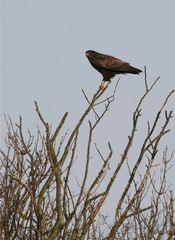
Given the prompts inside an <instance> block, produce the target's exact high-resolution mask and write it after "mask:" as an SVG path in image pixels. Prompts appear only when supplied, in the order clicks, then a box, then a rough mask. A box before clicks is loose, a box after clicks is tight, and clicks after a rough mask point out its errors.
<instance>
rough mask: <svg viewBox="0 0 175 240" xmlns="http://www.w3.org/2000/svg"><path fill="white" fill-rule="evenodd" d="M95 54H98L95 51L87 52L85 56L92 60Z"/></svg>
mask: <svg viewBox="0 0 175 240" xmlns="http://www.w3.org/2000/svg"><path fill="white" fill-rule="evenodd" d="M94 53H96V52H95V51H93V50H88V51H86V52H85V55H86V57H87V58H90V57H93V56H94Z"/></svg>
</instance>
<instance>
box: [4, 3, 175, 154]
mask: <svg viewBox="0 0 175 240" xmlns="http://www.w3.org/2000/svg"><path fill="white" fill-rule="evenodd" d="M1 3H2V4H1V11H2V17H1V19H2V25H1V26H2V31H1V33H2V36H1V47H2V52H1V56H2V57H1V62H2V63H1V77H2V79H1V121H2V125H1V126H3V131H2V133H3V134H4V132H5V124H4V117H3V114H4V113H6V114H9V115H10V116H11V118H12V120H13V121H14V122H17V121H18V118H19V115H21V116H22V117H23V121H24V127H25V128H30V129H32V130H33V131H34V130H35V125H36V123H39V121H38V118H37V116H36V113H35V110H34V100H37V101H38V104H39V106H40V108H41V111H42V113H43V115H44V116H45V117H46V119H47V120H48V121H49V122H50V123H52V124H53V126H56V123H57V122H58V120H59V119H60V118H61V116H62V115H63V114H64V112H66V111H69V112H70V115H69V118H68V122H67V125H66V127H67V128H70V129H71V128H72V127H73V126H74V125H75V123H76V121H77V120H78V118H79V117H80V116H81V114H82V113H83V111H84V109H85V108H86V106H87V103H86V101H85V99H84V97H83V94H82V91H81V89H82V88H83V89H84V90H85V91H86V92H87V94H88V96H89V97H90V96H92V95H93V94H94V92H95V91H96V90H97V88H98V86H99V84H100V81H101V79H102V77H101V75H100V74H99V73H98V72H97V71H95V70H94V69H93V68H92V67H91V66H90V64H89V62H88V61H87V59H86V57H85V55H84V52H85V51H86V50H88V49H93V50H96V51H99V52H103V53H107V54H110V55H113V56H116V57H118V58H120V59H122V60H125V61H128V62H130V63H131V65H133V66H135V67H138V68H140V69H142V70H143V68H144V66H147V70H148V79H149V83H150V84H151V83H152V82H153V80H154V79H155V78H156V77H158V76H160V81H159V82H158V83H157V85H156V86H155V88H154V90H153V92H152V93H151V95H150V97H149V99H148V100H147V101H146V102H145V104H144V110H143V114H144V116H143V122H142V125H141V126H142V130H141V132H142V133H143V135H144V133H146V126H147V125H146V121H147V120H153V117H154V116H155V113H156V110H157V109H158V108H159V107H160V106H161V103H162V102H163V100H164V99H165V97H166V95H167V94H168V93H169V92H170V91H171V90H172V89H173V88H175V77H174V71H175V61H174V56H175V26H174V25H175V1H174V0H166V1H165V0H154V1H153V0H142V1H140V0H132V1H129V0H128V1H126V0H120V1H119V0H88V1H85V0H84V1H83V0H69V1H68V0H64V1H63V0H62V1H61V0H47V1H46V0H28V1H27V0H2V1H1ZM115 79H117V77H116V78H115ZM114 81H115V80H114ZM113 88H114V82H113V83H112V84H111V86H110V87H109V89H108V90H107V93H106V94H107V95H110V94H111V93H112V91H113ZM144 88H145V86H144V78H143V74H142V75H139V76H135V75H125V76H122V77H121V81H120V84H119V88H118V92H117V101H116V102H114V103H113V105H112V107H111V109H110V112H109V113H108V115H106V116H105V118H104V120H103V121H102V123H101V125H100V126H99V129H98V130H97V131H96V139H95V140H94V141H96V142H98V143H99V145H100V147H101V148H103V146H104V145H105V146H106V144H107V141H109V140H110V141H111V143H112V145H113V146H114V148H115V151H116V152H117V153H118V154H121V153H122V150H123V147H124V145H125V144H126V142H127V136H128V134H129V131H130V129H131V121H132V112H133V110H134V108H135V106H136V104H137V102H138V100H139V98H140V97H141V96H142V94H143V93H144V90H145V89H144ZM174 103H175V99H174V98H172V100H170V102H169V109H170V108H172V109H174ZM171 127H172V130H173V131H174V130H175V127H174V124H171ZM173 131H172V133H171V134H170V135H169V137H166V138H165V141H164V145H163V146H165V145H166V144H168V145H169V146H170V149H173V147H174V132H173ZM2 136H3V135H2ZM141 137H142V136H141Z"/></svg>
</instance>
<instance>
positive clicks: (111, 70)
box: [85, 50, 142, 90]
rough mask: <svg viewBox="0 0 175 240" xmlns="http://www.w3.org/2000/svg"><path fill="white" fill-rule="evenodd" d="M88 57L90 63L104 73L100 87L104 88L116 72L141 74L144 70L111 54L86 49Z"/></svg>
mask: <svg viewBox="0 0 175 240" xmlns="http://www.w3.org/2000/svg"><path fill="white" fill-rule="evenodd" d="M85 54H86V57H87V58H88V60H89V62H90V64H91V65H92V66H93V67H94V68H95V69H96V70H97V71H99V72H100V73H101V74H102V75H103V80H102V83H101V85H100V89H101V90H103V89H104V88H105V87H106V83H107V85H108V84H109V83H110V80H111V78H113V77H114V76H115V75H116V74H127V73H132V74H139V73H141V72H142V71H141V70H140V69H138V68H135V67H132V66H131V65H130V64H129V63H127V62H124V61H122V60H120V59H118V58H115V57H112V56H110V55H106V54H102V53H98V52H96V51H93V50H88V51H86V53H85Z"/></svg>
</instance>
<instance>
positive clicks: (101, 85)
mask: <svg viewBox="0 0 175 240" xmlns="http://www.w3.org/2000/svg"><path fill="white" fill-rule="evenodd" d="M110 82H111V81H110V80H109V81H105V80H103V81H102V82H101V84H100V87H99V88H100V90H104V89H105V88H107V87H108V85H109V84H110Z"/></svg>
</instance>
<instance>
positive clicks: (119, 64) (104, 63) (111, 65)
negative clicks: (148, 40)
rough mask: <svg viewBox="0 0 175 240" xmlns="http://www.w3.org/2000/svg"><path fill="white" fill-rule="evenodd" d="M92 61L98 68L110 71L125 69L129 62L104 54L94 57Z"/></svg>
mask: <svg viewBox="0 0 175 240" xmlns="http://www.w3.org/2000/svg"><path fill="white" fill-rule="evenodd" d="M93 63H94V64H95V65H96V66H98V67H100V68H104V69H106V70H111V71H116V70H118V69H121V68H123V69H125V68H126V67H128V66H129V63H127V62H124V61H122V60H120V59H118V58H115V57H112V56H105V57H104V58H100V59H96V60H95V62H93Z"/></svg>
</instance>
